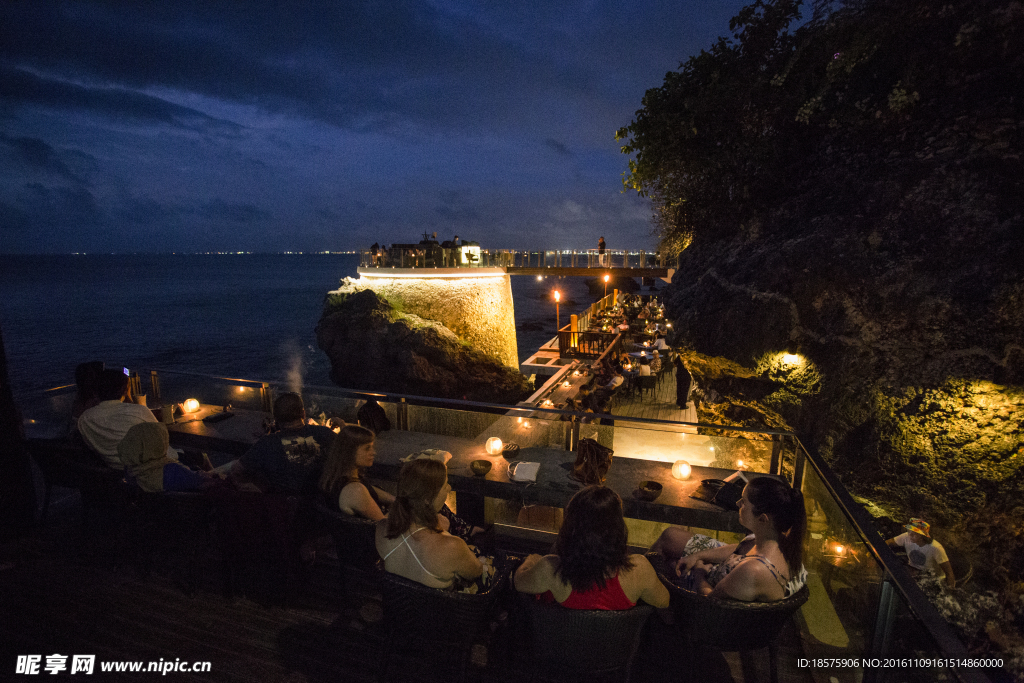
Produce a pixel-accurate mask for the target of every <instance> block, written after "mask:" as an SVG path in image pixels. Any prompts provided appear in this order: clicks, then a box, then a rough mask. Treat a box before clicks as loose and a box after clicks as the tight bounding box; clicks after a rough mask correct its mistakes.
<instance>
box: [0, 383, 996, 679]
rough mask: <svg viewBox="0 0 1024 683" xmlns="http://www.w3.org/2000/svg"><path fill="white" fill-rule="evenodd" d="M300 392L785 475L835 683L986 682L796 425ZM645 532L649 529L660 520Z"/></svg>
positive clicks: (406, 424)
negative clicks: (798, 508)
mask: <svg viewBox="0 0 1024 683" xmlns="http://www.w3.org/2000/svg"><path fill="white" fill-rule="evenodd" d="M153 379H155V380H156V382H155V384H154V383H153ZM141 385H142V386H141V389H142V390H143V391H144V392H146V393H147V394H148V395H149V402H150V405H151V406H153V407H156V405H158V404H159V405H162V404H165V403H168V402H175V403H177V402H181V401H184V400H185V399H187V398H196V399H198V400H199V401H200V402H202V403H207V404H213V405H226V404H229V403H230V404H231V405H232V406H234V407H236V408H247V409H252V410H265V409H267V408H268V407H269V406H270V404H271V401H272V397H273V395H275V394H278V393H280V392H283V391H288V390H289V388H288V386H287V385H286V384H285V383H280V382H263V381H258V380H247V379H236V378H227V377H210V376H206V375H197V374H191V373H179V372H171V371H165V370H161V371H158V372H156V373H155V374H153V375H151V374H149V373H146V374H143V375H142V381H141ZM157 392H159V395H157ZM301 393H302V395H303V399H304V401H305V403H306V408H307V415H309V416H310V417H313V418H319V417H340V418H342V419H344V420H346V421H348V422H354V421H355V419H356V412H357V411H358V408H359V407H360V406H361V405H362V403H363V402H364V401H365V400H366V399H368V398H374V399H375V400H377V401H378V402H379V403H380V405H381V406H382V407H383V408H384V410H385V413H386V414H387V416H388V418H389V419H390V420H391V424H392V428H393V429H399V430H408V431H415V432H421V433H426V434H437V435H444V436H456V437H463V438H467V439H471V440H474V441H481V442H482V441H483V440H485V439H486V438H488V437H491V436H497V437H499V438H501V440H502V441H503V442H505V443H515V444H517V445H519V446H520V448H530V447H545V448H555V449H565V450H572V449H573V448H574V447H575V444H576V443H577V442H578V440H579V439H582V438H593V439H596V440H597V441H598V442H599V443H601V444H602V445H605V446H608V447H609V448H612V449H613V451H614V453H615V457H616V458H621V457H632V458H640V459H646V460H653V461H663V462H674V461H676V460H680V459H682V460H686V461H687V462H689V463H690V464H691V465H702V466H708V467H720V468H725V469H742V470H746V471H749V472H763V473H771V474H780V475H782V476H783V477H785V478H786V479H787V480H788V481H790V482H791V483H794V485H795V486H798V487H799V488H800V490H801V491H802V492H803V494H804V498H805V502H806V506H807V516H808V536H807V542H806V546H805V566H806V568H807V570H808V573H809V587H810V591H811V598H810V601H809V602H808V604H807V605H806V606H805V607H804V608H802V609H801V610H800V612H799V614H798V617H797V622H798V626H799V628H800V631H801V640H802V643H803V648H804V652H805V654H806V657H807V659H809V660H813V659H815V658H822V659H829V660H836V659H847V660H849V662H853V663H854V666H851V667H847V668H845V669H843V670H839V669H836V670H835V671H834V672H831V675H833V676H834V677H835V680H837V681H865V682H868V683H870V682H871V681H882V680H890V678H891V677H890V676H888V675H887V674H890V673H893V672H894V671H899V675H898V678H899V680H908V681H934V680H943V679H945V680H961V681H969V682H974V681H979V682H981V681H987V680H989V679H988V678H987V677H986V676H985V675H984V673H983V672H982V671H980V670H977V669H970V668H964V667H962V666H956V665H954V666H946V662H947V661H948V660H949V659H954V660H955V659H962V660H967V659H969V658H968V656H967V653H966V651H965V648H964V646H963V644H962V643H961V642H960V641H959V640H958V639H957V637H956V636H955V634H954V632H953V630H952V629H951V628H950V626H949V625H948V624H947V623H946V622H945V621H944V620H943V619H942V617H941V616H940V615H939V613H938V612H937V611H936V610H935V608H934V607H933V606H932V605H931V603H930V602H929V601H928V598H927V597H926V596H925V595H924V594H923V593H922V591H921V590H920V589H919V588H918V586H917V584H916V583H915V582H914V580H913V579H912V578H911V577H910V576H909V574H908V572H907V570H906V569H905V567H904V565H903V564H902V563H901V562H900V561H899V560H898V559H897V558H896V557H895V555H893V553H892V552H891V550H889V548H888V547H887V546H886V545H885V543H884V542H883V541H882V539H881V537H880V536H879V534H878V532H877V531H876V530H875V529H874V526H873V524H872V522H871V520H870V518H869V517H868V515H867V513H866V512H865V511H864V510H863V508H862V507H861V506H859V505H857V504H856V503H855V502H854V501H853V499H852V498H851V497H850V495H849V493H848V492H847V491H846V490H845V488H843V486H842V485H841V484H840V483H839V482H838V479H837V478H836V477H835V475H834V474H833V473H832V472H831V470H830V469H829V468H828V466H827V465H826V464H825V463H823V462H822V461H820V460H819V459H818V458H816V457H814V456H813V455H811V453H809V452H808V450H807V449H806V448H805V447H804V446H803V445H802V444H801V443H800V441H799V439H798V438H797V437H796V436H795V435H793V434H791V433H787V432H772V431H762V430H755V429H743V428H736V427H727V426H722V425H706V424H695V423H684V422H675V421H669V420H649V419H643V418H627V417H622V416H615V415H606V416H601V415H593V414H582V413H571V412H565V411H559V410H554V409H549V410H543V409H537V408H533V407H525V406H518V407H513V406H504V405H497V404H487V403H474V402H466V401H453V400H447V399H437V398H426V397H418V396H408V395H400V394H387V393H377V392H365V391H356V390H348V389H341V388H337V387H322V386H307V387H303V388H302V391H301ZM73 399H74V386H68V387H58V388H55V389H52V390H47V391H42V392H38V393H36V394H32V395H29V396H22V397H19V399H18V405H19V407H20V408H21V410H22V413H23V416H24V419H25V427H26V433H27V434H28V436H30V437H56V436H60V435H61V434H66V433H67V430H68V426H69V424H70V417H69V416H70V409H71V404H72V401H73ZM487 500H488V501H490V499H487ZM488 504H489V505H491V508H489V509H490V512H491V513H493V514H492V517H493V518H494V519H495V520H497V521H503V520H505V519H506V518H508V517H509V516H510V515H511V517H512V518H514V519H516V520H517V521H519V522H521V519H522V516H523V513H522V508H521V507H520V508H517V509H511V508H507V506H505V505H504V504H503V503H500V502H489V503H488ZM503 506H504V507H503ZM510 510H511V512H510ZM531 512H536V511H531ZM545 514H547V513H545ZM534 516H536V515H534ZM540 516H541V517H544V515H540ZM527 517H530V515H527ZM548 517H549V518H550V519H548V518H545V520H546V521H545V522H544V523H543V524H540V525H539V526H538V528H542V527H544V526H545V525H547V526H548V530H549V531H550V530H551V529H557V526H558V524H559V522H560V511H557V510H555V511H552V512H551V513H550V515H548ZM628 522H629V523H630V524H631V525H633V526H631V527H630V534H631V537H633V538H636V537H642V538H646V536H645V535H644V534H643V533H641V534H638V535H637V536H634V530H633V529H634V526H637V525H644V524H651V523H646V522H643V521H642V520H628ZM662 526H663V525H662ZM642 531H646V532H648V534H651V533H653V534H654V536H652V537H656V533H657V531H659V528H656V529H653V531H652V530H650V529H644V530H642ZM894 665H895V666H894Z"/></svg>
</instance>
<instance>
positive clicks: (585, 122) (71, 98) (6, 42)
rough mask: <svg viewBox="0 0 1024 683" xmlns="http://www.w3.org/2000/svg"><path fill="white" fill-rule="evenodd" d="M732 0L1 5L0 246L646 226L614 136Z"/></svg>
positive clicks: (218, 244)
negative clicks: (625, 184)
mask: <svg viewBox="0 0 1024 683" xmlns="http://www.w3.org/2000/svg"><path fill="white" fill-rule="evenodd" d="M743 3H744V0H702V1H700V2H697V1H696V0H672V1H671V2H670V1H669V0H636V1H634V2H626V1H625V0H587V1H586V2H572V1H570V2H568V3H552V2H550V1H549V0H522V1H521V2H515V3H486V2H479V0H389V1H388V2H377V1H373V2H371V1H370V0H363V1H354V0H348V1H346V2H338V1H337V0H300V1H299V2H295V3H275V2H267V1H266V0H218V1H217V2H209V0H160V1H157V0H144V1H140V2H133V3H124V2H119V1H116V0H47V1H45V2H33V1H29V0H24V1H22V2H0V102H2V103H3V104H2V106H0V203H2V208H3V209H4V216H2V217H0V226H2V228H3V230H4V233H5V239H4V243H3V244H2V245H0V250H4V251H6V250H8V249H12V250H14V249H18V250H23V249H32V247H31V246H28V245H30V244H32V240H33V239H35V240H37V241H36V243H35V244H36V247H35V248H36V249H38V250H41V251H51V250H58V251H59V250H74V251H85V250H88V251H96V250H116V249H124V250H144V249H145V245H146V244H148V245H150V248H159V249H167V250H175V249H177V250H187V249H194V250H199V251H203V250H209V249H229V250H273V249H284V250H297V249H306V250H308V249H349V248H353V247H358V246H365V244H363V242H366V241H367V240H368V239H369V238H371V237H372V239H369V241H370V242H372V241H378V242H381V241H383V242H388V243H391V242H394V241H409V240H413V241H415V239H417V238H418V235H419V233H420V232H422V230H424V229H429V230H430V231H432V230H438V232H439V233H441V232H444V233H445V234H447V233H448V232H450V231H452V230H457V231H459V232H460V234H461V233H465V234H470V233H472V234H473V235H475V236H477V238H478V239H480V240H481V241H486V242H488V243H489V244H492V245H494V246H521V245H522V244H523V243H524V240H532V241H533V242H532V243H531V246H532V247H536V248H556V247H557V248H561V247H569V246H578V245H580V244H581V243H582V244H589V243H590V242H591V241H592V240H591V236H590V234H589V233H590V232H592V231H594V230H598V229H600V230H603V231H605V232H607V233H609V234H617V235H618V239H619V241H620V242H623V243H626V242H630V243H632V242H647V241H649V240H648V235H647V233H648V230H649V228H648V220H649V219H648V216H649V211H646V210H642V209H641V207H642V206H646V205H645V204H644V203H643V202H642V201H640V200H637V199H636V197H634V196H631V195H628V194H623V193H622V192H621V189H622V188H621V182H620V176H621V173H622V171H623V170H625V162H626V160H625V158H624V157H623V156H622V155H621V154H620V153H619V151H618V144H617V143H616V142H615V140H614V139H613V134H614V131H615V130H616V129H617V128H619V127H621V126H623V125H626V124H627V123H628V122H629V120H630V118H631V117H632V115H633V112H634V111H635V110H636V109H637V108H638V107H639V106H640V101H641V98H642V96H643V93H644V90H645V89H647V88H649V87H653V86H657V85H659V84H660V82H661V79H662V77H663V75H664V73H665V71H667V70H669V69H672V68H675V66H676V65H677V64H678V63H679V62H680V61H681V60H684V59H686V57H687V56H688V55H689V54H692V53H694V52H696V51H698V50H699V49H700V48H702V47H706V46H708V45H710V44H711V42H712V41H713V39H714V37H715V36H717V35H718V34H719V33H724V32H726V30H727V24H728V18H729V16H731V15H732V14H734V13H735V11H736V10H737V9H738V8H739V7H740V6H741V5H742V4H743ZM538 141H541V144H538ZM10 234H15V235H22V236H25V237H23V238H19V241H18V242H17V244H16V245H15V246H10V245H12V244H15V243H14V242H12V241H10V240H9V239H8V238H7V235H10ZM33 236H34V237H33ZM499 242H500V243H501V245H498V244H497V243H499ZM512 242H515V244H512Z"/></svg>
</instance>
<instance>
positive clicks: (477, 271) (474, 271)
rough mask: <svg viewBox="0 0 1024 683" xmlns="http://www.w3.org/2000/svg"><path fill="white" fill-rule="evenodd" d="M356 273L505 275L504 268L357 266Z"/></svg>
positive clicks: (456, 275) (452, 275)
mask: <svg viewBox="0 0 1024 683" xmlns="http://www.w3.org/2000/svg"><path fill="white" fill-rule="evenodd" d="M356 273H358V274H359V276H360V277H365V278H374V277H379V278H419V279H422V278H431V277H436V278H445V279H448V278H458V277H504V276H505V275H507V274H508V273H506V272H505V269H504V268H433V267H430V268H357V269H356Z"/></svg>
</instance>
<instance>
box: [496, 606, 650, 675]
mask: <svg viewBox="0 0 1024 683" xmlns="http://www.w3.org/2000/svg"><path fill="white" fill-rule="evenodd" d="M653 612H654V608H653V607H651V606H649V605H637V606H636V607H634V608H633V609H629V610H621V611H609V610H577V609H567V608H565V607H562V606H561V605H558V604H556V603H549V602H543V601H541V600H538V599H537V598H536V596H533V595H525V594H519V600H518V603H517V610H516V616H517V622H518V625H517V629H516V630H518V631H521V632H522V633H523V636H524V637H523V638H519V639H517V640H518V641H519V642H522V643H525V644H527V646H528V647H529V655H530V657H529V660H530V664H531V673H532V675H533V677H534V678H540V679H549V680H557V681H565V680H586V681H592V680H624V681H629V679H630V676H631V674H632V668H633V660H634V658H635V657H636V653H637V650H638V649H639V647H640V643H641V640H642V638H643V633H644V627H645V626H646V625H647V620H648V618H649V617H650V616H651V614H652V613H653Z"/></svg>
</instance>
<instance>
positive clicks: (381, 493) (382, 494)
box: [373, 486, 395, 505]
mask: <svg viewBox="0 0 1024 683" xmlns="http://www.w3.org/2000/svg"><path fill="white" fill-rule="evenodd" d="M373 490H374V491H376V492H377V498H379V499H380V502H382V503H384V504H385V505H391V504H392V503H394V502H395V497H394V496H393V495H391V494H390V493H388V492H387V491H385V490H383V489H380V488H377V487H376V486H374V487H373Z"/></svg>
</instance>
